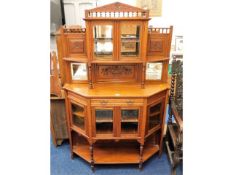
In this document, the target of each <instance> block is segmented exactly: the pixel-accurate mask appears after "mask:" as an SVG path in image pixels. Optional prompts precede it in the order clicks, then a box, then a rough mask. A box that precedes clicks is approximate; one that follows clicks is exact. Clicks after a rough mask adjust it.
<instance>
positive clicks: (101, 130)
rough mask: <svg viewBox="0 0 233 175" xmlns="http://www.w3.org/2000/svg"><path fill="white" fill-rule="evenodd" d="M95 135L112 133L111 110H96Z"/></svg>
mask: <svg viewBox="0 0 233 175" xmlns="http://www.w3.org/2000/svg"><path fill="white" fill-rule="evenodd" d="M95 118H96V134H112V133H113V110H112V109H96V110H95Z"/></svg>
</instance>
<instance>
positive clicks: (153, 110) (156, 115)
mask: <svg viewBox="0 0 233 175" xmlns="http://www.w3.org/2000/svg"><path fill="white" fill-rule="evenodd" d="M160 114H161V103H159V104H156V105H153V106H151V107H150V108H149V130H151V129H153V128H155V127H156V126H158V125H160V124H161V119H160Z"/></svg>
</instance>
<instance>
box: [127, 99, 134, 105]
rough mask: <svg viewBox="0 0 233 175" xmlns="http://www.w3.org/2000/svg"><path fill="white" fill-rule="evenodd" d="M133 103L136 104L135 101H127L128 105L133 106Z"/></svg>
mask: <svg viewBox="0 0 233 175" xmlns="http://www.w3.org/2000/svg"><path fill="white" fill-rule="evenodd" d="M133 102H134V101H133V100H127V101H126V103H127V104H128V105H132V104H133Z"/></svg>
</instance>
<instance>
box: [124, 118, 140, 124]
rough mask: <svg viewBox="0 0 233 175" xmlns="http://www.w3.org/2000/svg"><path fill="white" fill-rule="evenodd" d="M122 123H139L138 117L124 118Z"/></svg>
mask: <svg viewBox="0 0 233 175" xmlns="http://www.w3.org/2000/svg"><path fill="white" fill-rule="evenodd" d="M121 122H122V123H138V119H122V120H121Z"/></svg>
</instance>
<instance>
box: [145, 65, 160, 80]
mask: <svg viewBox="0 0 233 175" xmlns="http://www.w3.org/2000/svg"><path fill="white" fill-rule="evenodd" d="M162 70H163V64H162V63H147V65H146V80H161V78H162Z"/></svg>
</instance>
